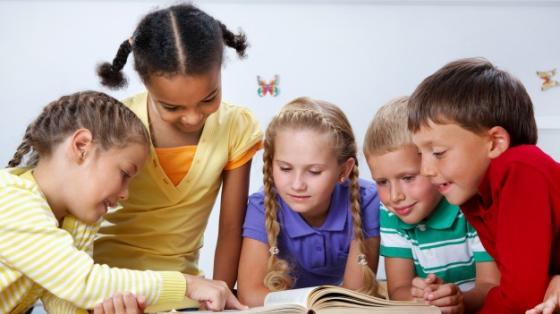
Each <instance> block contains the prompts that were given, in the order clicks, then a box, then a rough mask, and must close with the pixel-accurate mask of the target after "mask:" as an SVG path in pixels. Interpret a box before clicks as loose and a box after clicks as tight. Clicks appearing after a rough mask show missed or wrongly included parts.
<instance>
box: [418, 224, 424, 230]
mask: <svg viewBox="0 0 560 314" xmlns="http://www.w3.org/2000/svg"><path fill="white" fill-rule="evenodd" d="M418 230H420V231H426V225H418Z"/></svg>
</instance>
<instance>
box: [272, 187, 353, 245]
mask: <svg viewBox="0 0 560 314" xmlns="http://www.w3.org/2000/svg"><path fill="white" fill-rule="evenodd" d="M345 193H346V194H347V193H348V184H346V183H342V184H337V185H336V187H335V189H334V191H333V193H332V194H331V203H330V205H329V212H328V214H327V218H326V219H325V222H324V223H323V225H322V226H320V227H312V226H310V225H309V224H308V223H307V221H305V219H303V217H301V215H300V214H299V213H297V212H295V211H293V210H292V209H291V208H290V207H289V206H288V204H286V202H284V200H283V199H282V198H281V197H280V196H277V200H278V204H279V205H280V210H281V212H282V218H283V223H284V225H283V226H282V227H283V228H282V229H283V231H284V230H285V231H286V233H287V234H288V236H289V237H290V238H297V237H303V236H307V235H310V234H315V233H317V232H319V231H321V230H324V231H342V230H344V227H345V226H346V220H347V219H348V214H349V213H348V211H349V206H350V198H349V197H348V194H347V195H346V196H345V195H344V194H345ZM344 200H346V201H344Z"/></svg>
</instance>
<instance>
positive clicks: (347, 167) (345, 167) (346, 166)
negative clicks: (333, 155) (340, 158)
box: [339, 157, 356, 182]
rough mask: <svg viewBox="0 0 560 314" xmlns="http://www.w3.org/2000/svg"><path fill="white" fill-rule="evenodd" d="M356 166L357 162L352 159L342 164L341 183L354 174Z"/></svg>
mask: <svg viewBox="0 0 560 314" xmlns="http://www.w3.org/2000/svg"><path fill="white" fill-rule="evenodd" d="M355 164H356V160H355V159H354V158H352V157H350V158H348V159H346V161H345V162H344V163H343V164H342V169H341V170H340V176H339V181H340V182H344V181H345V180H346V179H348V177H349V176H350V173H352V169H354V165H355Z"/></svg>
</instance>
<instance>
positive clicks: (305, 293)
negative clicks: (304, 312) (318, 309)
mask: <svg viewBox="0 0 560 314" xmlns="http://www.w3.org/2000/svg"><path fill="white" fill-rule="evenodd" d="M316 288H317V287H309V288H301V289H291V290H284V291H276V292H271V293H269V294H267V295H266V298H265V299H264V305H265V306H269V305H276V304H297V305H300V306H303V307H305V308H307V299H308V297H309V295H310V294H311V293H312V292H313V290H315V289H316Z"/></svg>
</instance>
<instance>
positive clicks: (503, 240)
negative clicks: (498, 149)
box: [461, 145, 560, 313]
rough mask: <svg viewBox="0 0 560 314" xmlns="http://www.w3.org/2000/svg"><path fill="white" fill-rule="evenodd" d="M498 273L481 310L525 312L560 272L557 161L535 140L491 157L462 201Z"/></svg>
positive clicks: (489, 311)
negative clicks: (471, 193)
mask: <svg viewBox="0 0 560 314" xmlns="http://www.w3.org/2000/svg"><path fill="white" fill-rule="evenodd" d="M461 210H462V211H463V213H464V214H465V216H466V217H467V219H468V221H469V222H470V223H471V225H472V226H473V227H474V228H475V229H476V231H477V232H478V236H479V237H480V240H481V242H482V244H483V245H484V247H485V248H486V250H487V251H488V253H489V254H490V255H492V257H493V258H494V259H495V261H496V263H497V265H498V268H499V270H500V273H501V279H500V284H499V286H497V287H494V288H492V289H491V290H490V291H489V292H488V295H487V296H486V300H485V302H484V306H483V308H482V309H481V311H480V312H481V313H525V311H526V310H528V309H530V308H532V307H534V306H535V305H537V304H538V303H540V302H542V300H543V298H544V293H545V291H546V288H547V286H548V283H549V281H550V277H551V275H552V274H560V241H559V240H560V237H559V230H560V164H558V163H557V162H555V161H554V160H553V159H552V158H551V157H550V156H548V155H546V154H545V153H544V152H542V151H541V150H540V149H539V148H537V147H536V146H534V145H521V146H516V147H512V148H510V149H508V150H507V151H505V152H504V153H503V154H502V155H500V156H499V157H498V158H496V159H494V160H492V162H491V163H490V166H489V167H488V170H487V171H486V175H485V177H484V179H483V180H482V182H481V184H480V186H479V194H477V195H476V196H474V197H473V198H471V199H470V200H469V201H468V202H466V203H465V204H463V205H462V206H461Z"/></svg>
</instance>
